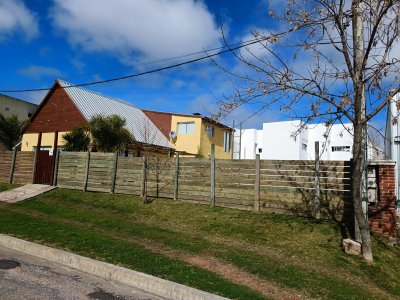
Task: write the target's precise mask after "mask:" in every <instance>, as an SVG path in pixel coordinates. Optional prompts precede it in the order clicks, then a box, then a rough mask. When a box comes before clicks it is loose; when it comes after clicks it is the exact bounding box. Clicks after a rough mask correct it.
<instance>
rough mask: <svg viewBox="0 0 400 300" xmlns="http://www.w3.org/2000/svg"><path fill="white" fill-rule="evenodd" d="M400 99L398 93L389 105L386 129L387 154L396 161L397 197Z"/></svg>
mask: <svg viewBox="0 0 400 300" xmlns="http://www.w3.org/2000/svg"><path fill="white" fill-rule="evenodd" d="M399 101H400V94H397V95H396V96H395V97H394V98H393V101H391V102H390V104H389V105H388V110H387V115H386V130H385V154H386V157H387V158H388V159H390V160H394V161H395V162H396V165H395V177H396V197H397V199H399V197H400V195H399V194H400V187H399V183H400V182H399V178H400V168H399V163H400V118H399V110H398V108H397V103H399Z"/></svg>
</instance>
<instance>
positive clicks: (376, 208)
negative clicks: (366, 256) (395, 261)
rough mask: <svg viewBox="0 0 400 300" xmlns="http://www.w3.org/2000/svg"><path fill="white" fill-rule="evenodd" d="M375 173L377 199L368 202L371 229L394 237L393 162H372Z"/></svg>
mask: <svg viewBox="0 0 400 300" xmlns="http://www.w3.org/2000/svg"><path fill="white" fill-rule="evenodd" d="M373 165H374V167H375V170H376V174H377V178H376V180H377V188H378V201H377V202H375V203H369V208H368V217H369V226H370V228H371V231H373V232H376V233H380V234H383V235H384V236H386V237H390V238H396V197H395V174H394V172H395V171H394V163H381V164H380V163H376V164H373Z"/></svg>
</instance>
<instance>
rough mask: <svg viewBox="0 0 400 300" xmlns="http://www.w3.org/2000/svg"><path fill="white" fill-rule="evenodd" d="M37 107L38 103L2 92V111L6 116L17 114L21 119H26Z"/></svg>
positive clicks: (0, 102)
mask: <svg viewBox="0 0 400 300" xmlns="http://www.w3.org/2000/svg"><path fill="white" fill-rule="evenodd" d="M37 107H38V106H37V105H36V104H33V103H30V102H26V101H24V100H20V99H17V98H13V97H9V96H6V95H2V94H0V113H1V114H2V115H3V116H5V117H10V116H12V115H16V116H17V118H18V119H19V120H20V121H25V120H27V119H29V118H30V117H31V116H32V115H33V113H34V112H35V110H36V108H37Z"/></svg>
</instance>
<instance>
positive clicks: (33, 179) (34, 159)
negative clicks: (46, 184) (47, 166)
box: [32, 149, 38, 183]
mask: <svg viewBox="0 0 400 300" xmlns="http://www.w3.org/2000/svg"><path fill="white" fill-rule="evenodd" d="M37 153H38V152H37V149H36V151H35V154H34V156H33V174H32V183H35V175H36V164H37V163H36V161H37Z"/></svg>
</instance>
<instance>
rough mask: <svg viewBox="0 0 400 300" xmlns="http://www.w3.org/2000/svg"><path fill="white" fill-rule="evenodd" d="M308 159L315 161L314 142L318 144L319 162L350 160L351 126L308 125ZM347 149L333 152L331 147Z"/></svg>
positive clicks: (351, 146) (351, 145) (351, 144)
mask: <svg viewBox="0 0 400 300" xmlns="http://www.w3.org/2000/svg"><path fill="white" fill-rule="evenodd" d="M308 128H309V137H310V144H309V151H308V159H315V142H316V141H318V142H319V152H320V159H321V160H350V159H351V158H352V151H353V126H352V124H350V123H347V124H343V125H342V124H334V125H332V126H330V127H326V126H325V124H310V125H309V126H308ZM344 146H346V147H349V149H348V150H346V151H333V149H332V148H333V147H344Z"/></svg>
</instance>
